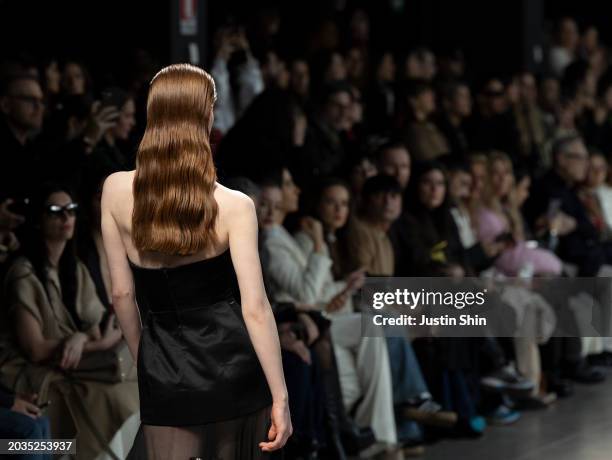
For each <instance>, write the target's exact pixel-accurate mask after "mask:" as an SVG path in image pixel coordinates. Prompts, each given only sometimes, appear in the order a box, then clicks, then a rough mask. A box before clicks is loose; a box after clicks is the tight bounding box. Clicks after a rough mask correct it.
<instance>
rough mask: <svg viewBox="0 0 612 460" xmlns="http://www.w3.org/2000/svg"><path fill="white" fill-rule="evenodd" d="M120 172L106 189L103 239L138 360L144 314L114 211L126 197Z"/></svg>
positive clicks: (120, 313)
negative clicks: (141, 312)
mask: <svg viewBox="0 0 612 460" xmlns="http://www.w3.org/2000/svg"><path fill="white" fill-rule="evenodd" d="M119 174H125V173H114V174H111V175H110V176H108V177H107V178H106V181H105V182H104V188H103V190H102V238H103V240H104V251H105V252H106V258H107V260H108V266H109V270H110V275H111V285H112V293H113V294H112V299H113V300H112V302H113V309H114V310H115V314H116V315H117V319H118V320H119V325H120V326H121V330H122V331H123V337H125V340H126V342H127V344H128V347H129V349H130V352H131V353H132V356H133V357H134V362H137V361H138V345H139V343H140V331H141V324H140V314H139V312H138V307H137V305H136V298H135V296H134V278H133V277H132V271H131V269H130V265H129V263H128V257H127V253H126V250H125V246H124V244H123V240H122V239H121V233H120V230H119V226H118V224H117V222H116V220H115V217H114V216H113V213H112V204H113V203H117V202H119V201H118V200H124V199H125V198H124V197H123V196H121V193H120V192H121V190H119V189H118V187H120V186H121V184H120V183H119V181H117V179H118V175H119Z"/></svg>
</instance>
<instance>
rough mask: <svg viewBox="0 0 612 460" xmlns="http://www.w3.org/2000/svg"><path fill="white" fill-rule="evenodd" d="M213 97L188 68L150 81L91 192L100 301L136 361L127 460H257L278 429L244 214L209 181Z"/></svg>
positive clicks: (248, 213)
mask: <svg viewBox="0 0 612 460" xmlns="http://www.w3.org/2000/svg"><path fill="white" fill-rule="evenodd" d="M215 97H216V95H215V86H214V82H213V80H212V78H211V77H210V75H209V74H208V73H206V72H205V71H203V70H201V69H200V68H198V67H195V66H192V65H189V64H176V65H171V66H169V67H166V68H164V69H162V70H161V71H159V73H157V75H155V77H153V80H152V81H151V86H150V89H149V96H148V101H147V126H146V130H145V133H144V136H143V139H142V141H141V143H140V147H139V149H138V155H137V160H136V169H135V171H128V172H120V173H115V174H112V175H111V176H109V177H108V179H107V180H106V182H105V184H104V189H103V193H102V234H103V238H104V247H105V251H106V253H107V258H108V263H109V266H110V274H111V284H112V302H113V306H114V309H115V312H116V314H117V318H118V319H119V323H120V325H121V329H122V330H123V333H124V336H125V339H126V340H127V343H128V345H129V347H130V350H131V352H132V354H133V355H134V358H135V359H136V361H137V363H138V381H139V393H140V411H141V412H140V416H141V422H142V423H141V429H140V431H139V433H138V434H137V436H136V440H135V442H134V446H133V447H132V451H131V452H130V457H128V458H134V459H135V458H146V459H160V460H161V459H163V460H168V459H177V460H178V459H181V460H185V459H189V458H192V457H193V458H205V459H213V458H214V459H215V460H217V459H218V460H238V459H240V460H248V459H264V458H268V457H269V455H270V452H272V451H275V450H278V449H280V448H282V446H283V445H284V444H285V442H286V440H287V438H288V437H289V436H290V435H291V432H292V427H291V420H290V416H289V408H288V407H289V406H288V401H287V389H286V386H285V380H284V376H283V371H282V364H281V357H280V356H281V355H280V347H279V340H278V333H277V330H276V325H275V322H274V317H273V314H272V310H271V308H270V303H269V301H268V298H267V296H266V292H265V289H264V286H263V280H262V274H261V268H260V262H259V253H258V248H257V231H258V230H257V217H256V213H255V206H254V204H253V201H252V200H251V199H250V198H249V197H247V196H246V195H244V194H242V193H240V192H237V191H234V190H231V189H229V188H226V187H224V186H223V185H221V184H219V183H218V182H217V181H216V179H217V176H216V170H215V166H214V164H213V158H212V154H211V149H210V143H209V135H210V130H211V128H212V124H213V105H214V102H215Z"/></svg>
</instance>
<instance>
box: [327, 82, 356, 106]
mask: <svg viewBox="0 0 612 460" xmlns="http://www.w3.org/2000/svg"><path fill="white" fill-rule="evenodd" d="M338 93H348V95H349V96H350V97H351V99H352V98H353V91H352V89H351V85H349V84H348V83H347V82H345V81H335V82H332V83H328V84H326V85H324V86H323V88H322V90H321V96H320V100H319V103H320V105H321V106H324V105H325V104H327V103H328V102H329V100H330V99H331V98H332V97H333V96H334V95H336V94H338Z"/></svg>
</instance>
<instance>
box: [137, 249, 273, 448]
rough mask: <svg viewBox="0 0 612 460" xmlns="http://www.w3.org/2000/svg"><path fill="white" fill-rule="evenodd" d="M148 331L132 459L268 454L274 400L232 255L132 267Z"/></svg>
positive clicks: (142, 345)
mask: <svg viewBox="0 0 612 460" xmlns="http://www.w3.org/2000/svg"><path fill="white" fill-rule="evenodd" d="M130 266H131V268H132V273H133V275H134V284H135V293H136V300H137V302H138V308H139V310H140V314H141V318H142V323H143V329H142V335H141V339H140V347H139V352H138V387H139V394H140V417H141V422H142V424H141V429H140V430H139V432H138V434H137V436H136V440H135V442H134V446H133V447H132V450H131V452H130V455H129V456H128V459H160V460H161V459H163V460H170V459H177V460H178V459H180V460H188V459H190V458H193V457H195V458H202V459H205V460H248V459H260V458H261V459H263V458H268V457H266V455H265V454H264V453H262V452H261V449H260V448H259V447H258V444H259V443H260V442H261V441H267V432H268V429H269V427H270V406H271V403H272V397H271V395H270V391H269V388H268V384H267V381H266V379H265V376H264V373H263V370H262V368H261V365H260V363H259V360H258V358H257V355H256V354H255V350H254V348H253V345H252V343H251V340H250V337H249V335H248V332H247V329H246V326H245V323H244V320H243V317H242V312H241V306H240V302H239V300H237V299H239V298H240V294H239V290H238V283H237V280H236V274H235V272H234V268H233V265H232V261H231V258H230V251H229V249H228V250H226V251H225V252H224V253H222V254H220V255H218V256H216V257H212V258H209V259H204V260H201V261H198V262H193V263H189V264H186V265H180V266H177V267H168V268H145V267H140V266H138V265H135V264H133V263H131V262H130Z"/></svg>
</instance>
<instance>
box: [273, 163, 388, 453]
mask: <svg viewBox="0 0 612 460" xmlns="http://www.w3.org/2000/svg"><path fill="white" fill-rule="evenodd" d="M262 193H263V194H264V196H265V195H266V194H270V193H272V194H276V195H277V196H278V200H277V201H278V202H279V203H278V205H277V207H276V210H275V212H274V217H273V221H274V222H273V223H274V225H272V226H271V227H270V228H269V229H268V230H267V231H266V235H265V240H264V248H265V249H266V251H267V253H268V255H269V260H268V263H267V266H266V267H264V268H265V270H266V276H267V277H268V279H269V281H270V289H271V290H272V293H271V296H272V297H273V298H274V300H275V301H290V302H294V303H296V304H302V305H315V306H316V308H317V309H320V310H325V311H328V312H330V311H339V310H343V311H346V307H345V304H346V302H347V301H348V299H349V297H350V295H351V294H352V292H353V291H354V290H355V289H357V288H358V287H359V286H360V283H362V282H363V273H361V274H359V273H355V274H354V275H353V276H352V277H351V280H350V281H349V282H348V283H343V285H342V286H339V285H336V284H335V283H333V282H332V283H329V281H330V278H331V270H330V269H331V264H332V261H331V259H330V258H329V255H328V254H327V249H326V246H325V243H324V240H323V232H322V227H321V224H320V223H319V222H317V221H315V220H314V219H312V218H307V219H305V220H304V221H303V224H302V226H303V229H304V230H305V231H306V232H308V234H310V235H311V236H312V238H313V239H314V240H315V241H316V242H315V243H314V250H313V251H312V252H311V253H310V254H308V253H306V252H304V250H303V248H302V247H301V246H300V245H299V243H298V241H297V240H296V239H294V238H293V237H292V236H291V234H289V232H287V230H286V229H285V228H284V227H283V225H282V223H283V221H284V220H285V217H286V215H287V214H288V213H289V212H295V211H296V210H297V209H298V197H299V193H300V191H299V189H298V188H297V187H296V186H295V184H294V183H293V180H292V177H291V174H290V172H289V170H287V169H286V168H283V169H281V170H278V171H276V174H274V175H271V177H270V179H269V181H268V182H266V183H264V184H263V187H262ZM329 318H330V319H331V336H332V338H333V340H334V350H335V352H336V353H335V355H336V357H337V359H338V368H339V371H340V382H341V387H342V396H343V398H344V405H345V407H346V408H347V409H350V408H353V409H354V410H355V420H356V421H357V423H358V424H359V425H361V426H370V427H371V428H372V429H373V431H374V434H375V436H376V439H377V441H379V442H380V443H381V444H386V445H388V446H389V448H390V449H392V447H391V446H392V445H395V444H396V443H397V432H396V427H395V423H394V421H393V418H392V417H389V414H392V413H393V399H392V387H391V375H390V368H389V360H388V356H387V351H386V344H385V342H384V341H382V340H378V338H372V337H361V326H360V325H361V320H360V318H359V317H355V316H354V315H352V314H350V312H346V314H338V315H335V314H334V315H329Z"/></svg>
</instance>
